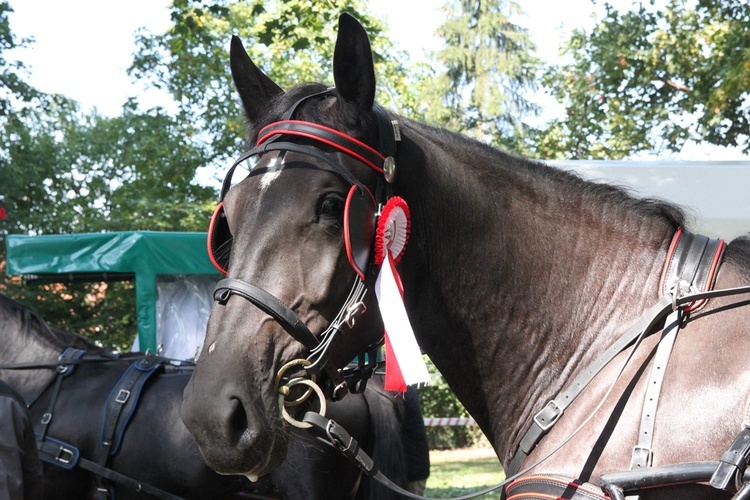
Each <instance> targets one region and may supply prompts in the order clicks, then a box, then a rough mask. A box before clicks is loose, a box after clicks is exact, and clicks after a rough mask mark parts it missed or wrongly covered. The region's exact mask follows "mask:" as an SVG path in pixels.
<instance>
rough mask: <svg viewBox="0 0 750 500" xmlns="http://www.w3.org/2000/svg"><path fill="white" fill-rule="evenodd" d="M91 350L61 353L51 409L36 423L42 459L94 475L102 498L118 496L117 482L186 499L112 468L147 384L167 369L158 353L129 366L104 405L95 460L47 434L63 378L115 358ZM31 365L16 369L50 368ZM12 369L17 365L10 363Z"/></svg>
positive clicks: (165, 499)
mask: <svg viewBox="0 0 750 500" xmlns="http://www.w3.org/2000/svg"><path fill="white" fill-rule="evenodd" d="M86 354H87V351H84V350H81V349H74V348H67V349H66V350H65V351H63V353H62V354H61V355H60V358H59V361H58V364H57V365H56V372H57V374H56V376H55V377H54V378H53V379H52V383H53V384H54V385H53V389H52V394H51V397H50V400H49V403H48V406H47V411H46V412H45V413H44V414H43V415H42V418H41V419H40V421H39V422H38V425H37V426H36V430H35V434H36V440H37V449H38V452H39V458H40V459H41V460H42V461H44V462H47V463H49V464H52V465H55V466H57V467H61V468H63V469H73V468H75V467H81V468H82V469H84V470H87V471H89V472H91V473H92V474H94V477H95V478H96V489H97V492H96V496H97V498H99V499H101V500H106V499H110V498H114V489H113V488H114V483H117V484H120V485H122V486H124V487H126V488H129V489H132V490H134V491H142V492H144V493H147V494H149V495H152V496H154V497H156V498H160V499H163V500H183V499H182V497H179V496H177V495H173V494H171V493H169V492H166V491H164V490H161V489H159V488H156V487H154V486H151V485H149V484H147V483H144V482H142V481H138V480H136V479H133V478H131V477H129V476H126V475H124V474H121V473H119V472H117V471H115V470H114V469H111V468H109V467H108V464H109V460H110V457H112V456H113V455H114V454H115V453H117V451H118V449H119V445H120V443H121V442H122V438H123V436H124V434H125V430H126V428H127V425H128V422H129V421H130V417H131V416H132V415H133V412H134V411H135V409H136V407H137V405H138V401H139V399H140V395H141V391H142V389H143V386H144V385H145V383H146V382H147V381H148V380H149V379H150V378H151V376H152V375H154V374H155V373H160V372H163V371H164V369H165V365H166V363H165V360H164V359H163V358H159V357H156V356H146V357H143V358H140V359H138V360H137V361H135V362H134V363H132V364H130V366H128V368H127V370H125V372H124V373H123V375H122V376H121V377H120V380H119V381H118V382H117V383H116V384H115V386H114V387H113V389H112V391H111V392H110V394H109V396H108V397H107V401H106V402H105V404H104V417H103V422H102V433H101V442H100V444H101V445H102V451H101V452H100V453H96V455H97V456H96V457H95V458H94V459H89V458H85V457H83V456H81V453H80V450H79V449H78V448H77V447H76V446H74V445H72V444H70V443H66V442H64V441H61V440H59V439H55V438H53V437H51V436H49V435H48V434H47V431H48V427H49V424H50V422H51V421H52V418H53V415H54V411H55V406H56V404H57V400H58V398H59V396H60V389H61V386H62V382H63V380H64V379H65V378H66V377H68V376H70V375H71V374H72V373H73V371H74V369H75V368H76V366H77V365H78V364H83V363H86V362H101V361H113V360H112V359H109V358H107V359H98V358H94V359H87V358H85V356H86ZM26 365H27V364H24V365H19V366H16V368H33V367H42V368H43V367H46V366H47V365H33V364H28V366H26ZM10 368H14V367H13V366H10Z"/></svg>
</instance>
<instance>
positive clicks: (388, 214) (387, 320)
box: [375, 196, 430, 392]
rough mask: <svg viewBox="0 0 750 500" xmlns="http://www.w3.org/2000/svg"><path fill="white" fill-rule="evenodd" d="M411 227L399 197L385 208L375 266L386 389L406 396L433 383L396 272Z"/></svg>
mask: <svg viewBox="0 0 750 500" xmlns="http://www.w3.org/2000/svg"><path fill="white" fill-rule="evenodd" d="M409 224H410V221H409V207H408V206H407V204H406V202H405V201H404V200H403V199H402V198H399V197H398V196H395V197H393V198H391V199H390V200H388V203H387V204H386V205H385V207H384V208H383V211H382V213H381V215H380V218H379V219H378V228H377V231H376V236H375V263H376V264H379V265H380V273H379V274H378V278H377V280H376V281H375V295H376V296H377V299H378V305H379V306H380V316H381V317H382V319H383V325H384V326H385V362H386V364H385V366H386V371H385V389H386V390H389V391H402V392H403V391H405V390H406V388H407V386H410V385H418V384H428V383H429V382H430V374H429V373H428V371H427V366H426V365H425V363H424V359H423V358H422V351H421V350H420V349H419V345H418V344H417V340H416V338H415V337H414V331H413V330H412V328H411V323H410V322H409V316H408V315H407V314H406V308H405V307H404V298H403V297H404V290H403V285H402V284H401V277H400V276H399V275H398V271H397V270H396V263H397V262H398V261H399V260H400V258H401V255H402V254H403V251H404V248H405V247H406V243H407V241H408V239H409Z"/></svg>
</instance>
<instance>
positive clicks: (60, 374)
mask: <svg viewBox="0 0 750 500" xmlns="http://www.w3.org/2000/svg"><path fill="white" fill-rule="evenodd" d="M85 354H86V351H84V350H82V349H75V348H73V347H68V348H66V349H65V350H64V351H63V352H62V354H60V357H59V358H58V361H59V362H58V364H57V366H56V369H57V375H56V376H55V382H54V386H53V389H52V397H51V398H50V400H49V404H48V405H47V411H46V412H44V414H43V415H42V419H41V420H40V421H39V430H38V431H37V433H36V434H37V440H43V439H44V436H46V435H47V430H48V429H49V424H50V422H52V415H53V413H54V410H55V405H56V404H57V398H58V396H59V395H60V388H61V387H62V381H63V379H64V378H65V377H67V376H68V375H70V374H71V373H73V370H74V369H75V365H74V364H70V363H71V361H75V360H77V359H80V358H82V357H83V356H84V355H85Z"/></svg>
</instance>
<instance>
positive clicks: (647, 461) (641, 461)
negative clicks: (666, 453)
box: [630, 445, 654, 469]
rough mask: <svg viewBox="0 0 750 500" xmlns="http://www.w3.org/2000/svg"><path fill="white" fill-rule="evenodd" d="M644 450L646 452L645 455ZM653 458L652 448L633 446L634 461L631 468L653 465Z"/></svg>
mask: <svg viewBox="0 0 750 500" xmlns="http://www.w3.org/2000/svg"><path fill="white" fill-rule="evenodd" d="M643 452H645V456H644V455H643ZM653 458H654V454H653V453H652V452H651V448H648V447H646V446H639V445H636V446H633V463H632V464H631V465H630V468H631V469H635V468H641V467H651V461H652V460H653Z"/></svg>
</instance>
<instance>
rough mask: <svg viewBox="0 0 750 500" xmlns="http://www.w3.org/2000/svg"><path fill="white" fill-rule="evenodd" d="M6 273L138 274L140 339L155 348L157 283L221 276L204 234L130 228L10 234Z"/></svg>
mask: <svg viewBox="0 0 750 500" xmlns="http://www.w3.org/2000/svg"><path fill="white" fill-rule="evenodd" d="M6 247H7V251H8V254H7V274H9V275H24V276H26V277H27V278H31V279H41V280H45V281H52V282H54V281H65V280H67V279H87V280H91V281H93V280H102V281H106V280H110V279H112V280H118V279H133V278H134V279H135V290H136V308H137V311H136V314H137V322H138V343H139V346H140V349H141V350H146V349H151V350H152V351H153V352H155V351H156V349H157V320H156V319H157V282H158V281H159V280H160V279H162V278H165V277H171V279H174V277H175V276H190V275H202V276H206V275H208V276H210V277H211V279H212V280H214V281H215V280H216V279H218V277H219V275H218V273H217V271H216V269H215V268H214V266H213V265H212V264H211V262H210V260H209V258H208V255H207V253H206V234H205V233H168V232H152V231H127V232H114V233H87V234H66V235H44V236H19V235H8V236H7V238H6Z"/></svg>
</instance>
